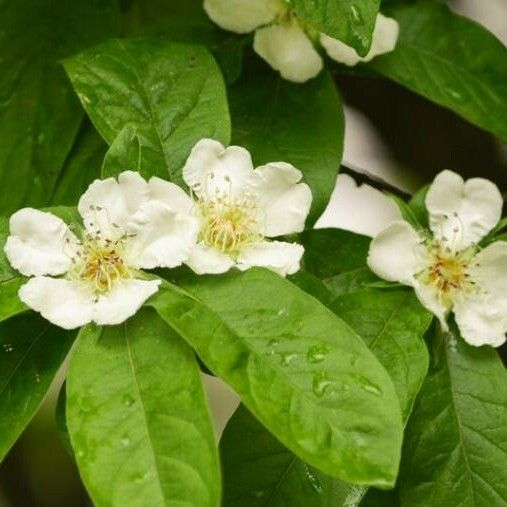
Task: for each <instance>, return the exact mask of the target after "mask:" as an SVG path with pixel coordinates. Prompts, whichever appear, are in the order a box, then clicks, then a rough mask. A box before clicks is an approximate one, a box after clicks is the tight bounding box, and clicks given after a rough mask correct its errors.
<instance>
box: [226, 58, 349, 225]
mask: <svg viewBox="0 0 507 507" xmlns="http://www.w3.org/2000/svg"><path fill="white" fill-rule="evenodd" d="M263 70H264V69H262V70H260V69H259V68H257V67H251V68H249V69H248V71H247V72H244V74H243V76H242V78H241V79H240V80H239V81H238V82H237V83H236V84H235V85H234V86H233V87H231V88H230V90H229V104H230V108H231V117H232V124H233V126H234V129H233V138H232V142H233V144H237V145H239V146H244V147H245V148H247V149H248V150H250V152H251V153H252V157H253V160H254V162H255V164H256V165H261V164H266V163H267V162H275V161H283V162H288V163H290V164H293V165H294V166H295V167H297V168H298V169H299V170H301V171H302V173H303V175H304V181H306V183H308V184H309V185H310V187H311V189H312V193H313V204H312V210H311V213H310V217H309V222H311V223H314V222H315V221H316V220H317V218H318V217H319V216H320V215H321V214H322V212H323V211H324V209H325V208H326V206H327V204H328V202H329V199H330V197H331V194H332V192H333V190H334V185H335V181H336V175H337V173H338V169H339V167H340V162H341V157H342V152H343V135H344V121H343V111H342V106H341V101H340V98H339V97H338V95H337V91H336V87H335V84H334V82H333V79H332V78H331V76H330V74H329V73H328V72H322V73H321V74H320V75H319V76H318V77H317V78H315V79H312V80H311V81H310V82H308V83H306V84H294V83H290V82H288V81H286V80H284V79H282V78H281V77H280V76H279V75H278V74H275V73H274V72H265V71H263Z"/></svg>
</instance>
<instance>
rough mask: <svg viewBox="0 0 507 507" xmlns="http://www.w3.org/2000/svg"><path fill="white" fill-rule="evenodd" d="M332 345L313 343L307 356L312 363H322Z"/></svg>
mask: <svg viewBox="0 0 507 507" xmlns="http://www.w3.org/2000/svg"><path fill="white" fill-rule="evenodd" d="M330 350H331V347H330V346H329V345H328V344H327V343H322V344H320V345H313V346H311V347H310V348H309V349H308V352H307V354H306V358H307V359H308V361H309V362H310V363H321V362H322V361H324V359H326V357H327V355H328V354H329V351H330Z"/></svg>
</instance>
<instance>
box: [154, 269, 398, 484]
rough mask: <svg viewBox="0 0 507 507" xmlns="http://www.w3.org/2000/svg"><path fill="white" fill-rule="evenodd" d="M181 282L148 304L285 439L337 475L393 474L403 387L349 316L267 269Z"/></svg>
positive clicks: (355, 478) (360, 478) (363, 478)
mask: <svg viewBox="0 0 507 507" xmlns="http://www.w3.org/2000/svg"><path fill="white" fill-rule="evenodd" d="M181 283H182V285H183V287H184V288H185V290H186V291H188V293H186V292H182V291H181V290H178V289H177V288H175V287H171V286H169V285H166V286H164V288H163V289H162V290H161V291H160V292H159V293H158V294H157V295H156V296H154V298H153V299H152V300H151V302H150V303H149V304H150V305H151V306H153V307H154V308H155V309H156V310H157V311H158V312H159V314H160V315H161V316H162V317H163V318H164V319H165V320H166V321H167V322H168V323H169V324H170V325H171V326H172V327H173V328H174V329H175V330H176V331H177V332H178V333H179V334H180V335H181V336H183V337H184V338H185V339H186V340H187V341H188V343H190V344H191V345H192V346H193V347H194V348H195V349H196V351H197V353H198V355H199V357H200V358H201V359H202V361H203V362H204V363H205V364H206V366H207V367H208V368H209V369H210V370H211V371H212V372H213V373H215V374H216V375H219V376H220V377H221V378H223V379H224V380H225V381H226V382H227V383H228V384H229V385H230V386H231V387H232V388H233V389H234V390H235V391H236V392H237V393H238V394H239V395H240V397H241V399H242V401H243V403H244V404H245V405H246V406H247V407H248V409H249V410H251V411H252V413H253V414H255V416H256V417H257V418H258V419H259V420H260V421H261V422H262V423H263V424H264V425H266V427H267V428H269V430H270V431H272V432H273V434H274V435H276V437H277V438H278V439H279V440H280V441H281V442H283V443H284V444H285V445H286V446H287V447H288V448H289V449H291V451H293V452H294V453H295V454H297V455H298V456H300V457H301V458H302V459H304V460H305V461H307V462H308V463H310V464H311V465H313V466H315V467H317V468H319V469H320V470H322V471H324V472H326V473H328V474H330V475H333V476H335V477H339V478H341V479H344V480H348V481H350V482H357V483H363V484H364V483H366V484H374V485H378V486H382V487H385V486H387V487H389V486H391V485H392V484H393V482H394V479H395V477H396V473H397V468H398V463H397V460H398V445H399V444H400V438H401V417H400V413H399V406H398V402H397V399H396V395H395V392H394V389H393V385H392V383H391V381H390V379H389V377H388V375H387V374H386V372H385V370H384V369H383V368H382V367H381V366H380V364H379V363H378V362H377V360H376V359H375V357H374V356H373V355H372V354H371V353H370V352H369V350H368V349H367V347H366V346H365V345H364V344H363V343H362V341H361V340H360V338H359V337H358V336H357V335H356V334H355V333H354V332H353V331H352V330H351V329H350V328H349V327H348V326H347V325H345V324H344V323H343V322H342V321H341V320H340V319H339V318H337V317H336V316H335V315H333V314H332V313H331V312H330V311H328V310H327V309H326V308H324V307H323V306H322V305H321V304H320V303H318V301H317V300H315V299H313V298H312V297H311V296H308V295H307V294H305V293H304V292H302V291H301V290H299V289H297V288H296V287H295V286H293V285H292V284H291V283H290V282H288V281H286V280H284V279H282V278H280V277H279V276H278V275H276V274H274V273H271V272H269V271H267V270H263V269H251V270H249V271H248V272H246V273H244V274H239V273H233V274H230V275H225V276H222V277H220V278H217V277H202V276H201V277H191V278H189V279H188V280H187V281H186V282H185V281H182V282H181ZM273 294H276V298H273Z"/></svg>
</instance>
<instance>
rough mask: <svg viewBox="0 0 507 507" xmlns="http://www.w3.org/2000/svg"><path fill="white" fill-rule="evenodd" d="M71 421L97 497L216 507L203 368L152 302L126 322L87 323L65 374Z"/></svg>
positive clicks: (215, 466) (125, 503) (84, 472)
mask: <svg viewBox="0 0 507 507" xmlns="http://www.w3.org/2000/svg"><path fill="white" fill-rule="evenodd" d="M67 425H68V429H69V433H70V438H71V443H72V447H73V449H74V452H75V456H76V461H77V464H78V467H79V470H80V472H81V476H82V478H83V481H84V483H85V485H86V487H87V489H88V492H89V493H90V495H91V497H92V500H93V502H94V503H95V504H97V505H119V506H122V507H131V506H146V505H149V506H150V507H157V506H179V505H196V506H197V505H198V506H203V507H205V506H216V507H218V505H219V503H220V469H219V463H218V455H217V450H216V445H215V439H214V435H213V429H212V426H211V421H210V418H209V413H208V409H207V406H206V401H205V397H204V393H203V390H202V386H201V380H200V373H199V367H198V366H197V363H196V360H195V357H194V355H193V353H192V351H191V350H190V349H189V348H188V346H187V345H186V344H185V343H184V342H183V341H181V340H180V338H179V337H178V336H177V335H175V334H174V332H173V331H171V329H170V328H169V327H168V326H167V325H166V324H165V323H164V322H163V321H162V320H161V319H160V318H158V317H157V315H156V314H155V313H154V312H153V311H152V310H144V311H141V312H139V313H138V314H137V315H136V316H135V317H134V318H132V319H131V320H129V321H127V322H126V323H125V324H122V325H121V326H115V327H104V328H102V329H101V328H98V327H96V326H87V327H85V328H83V329H82V331H81V333H80V335H79V340H78V344H77V347H76V349H75V351H74V354H73V356H72V361H71V365H70V369H69V374H68V377H67Z"/></svg>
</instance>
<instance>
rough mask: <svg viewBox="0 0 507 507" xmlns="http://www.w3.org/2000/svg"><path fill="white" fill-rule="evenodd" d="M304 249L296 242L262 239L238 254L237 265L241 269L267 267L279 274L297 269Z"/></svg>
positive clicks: (294, 271)
mask: <svg viewBox="0 0 507 507" xmlns="http://www.w3.org/2000/svg"><path fill="white" fill-rule="evenodd" d="M304 253H305V249H304V248H303V247H302V246H301V245H298V244H297V243H285V242H283V241H262V242H260V243H255V244H253V245H251V246H249V247H247V248H245V249H244V250H242V251H241V253H240V254H239V256H238V259H237V265H238V268H239V269H241V270H242V271H245V270H247V269H249V268H251V267H253V266H259V267H263V268H268V269H270V270H271V271H274V272H275V273H278V274H279V275H281V276H287V275H292V274H294V273H296V272H297V271H299V268H300V262H301V258H302V257H303V254H304Z"/></svg>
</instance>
